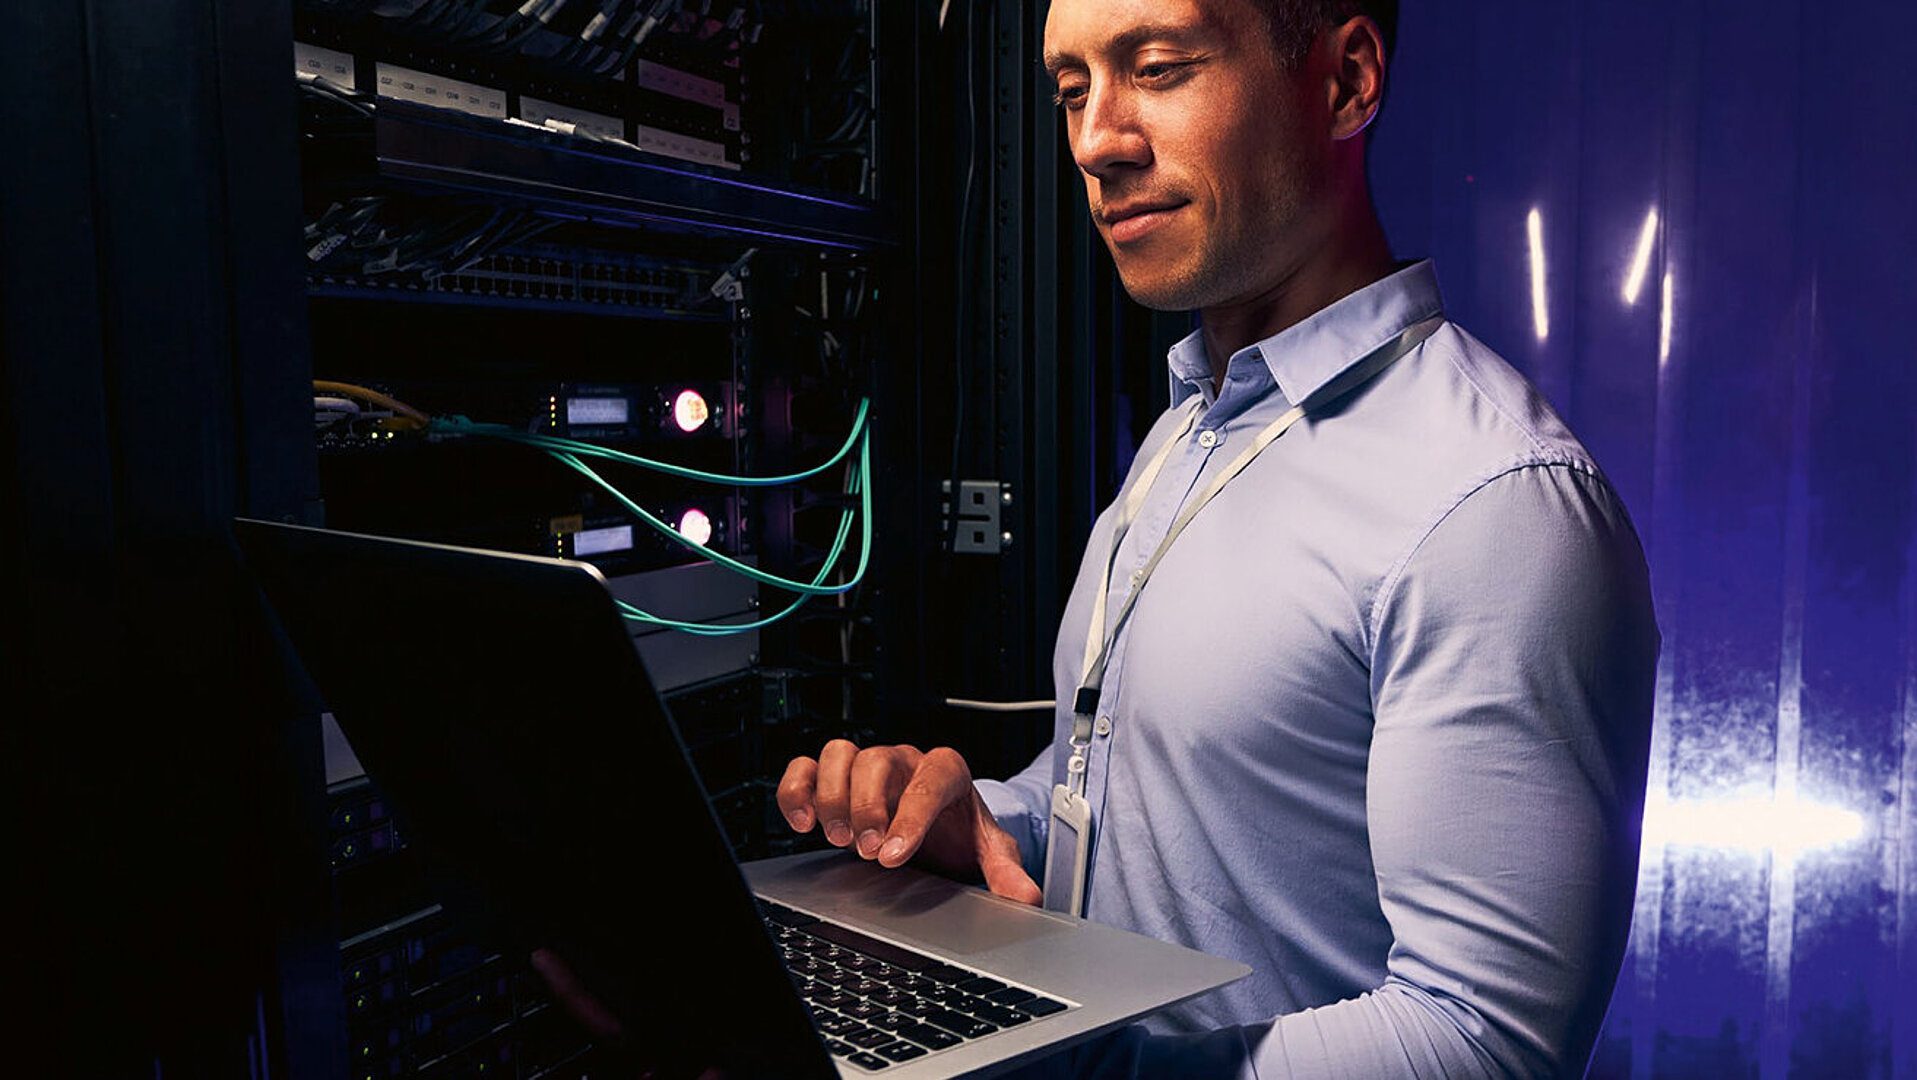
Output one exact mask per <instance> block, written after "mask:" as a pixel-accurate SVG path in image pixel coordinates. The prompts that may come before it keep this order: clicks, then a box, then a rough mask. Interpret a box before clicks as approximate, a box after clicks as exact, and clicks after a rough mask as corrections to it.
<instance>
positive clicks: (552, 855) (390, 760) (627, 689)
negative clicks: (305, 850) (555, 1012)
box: [235, 520, 834, 1077]
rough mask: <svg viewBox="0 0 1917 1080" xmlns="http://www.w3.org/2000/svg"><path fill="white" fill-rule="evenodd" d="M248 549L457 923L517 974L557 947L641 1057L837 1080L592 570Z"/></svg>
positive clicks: (319, 545) (515, 559) (442, 552)
mask: <svg viewBox="0 0 1917 1080" xmlns="http://www.w3.org/2000/svg"><path fill="white" fill-rule="evenodd" d="M235 531H236V535H237V537H238V539H239V542H240V546H241V549H242V550H243V552H244V554H245V556H246V561H247V563H248V565H249V567H250V568H251V569H252V571H253V572H254V575H255V577H256V578H257V580H258V581H259V583H260V585H261V587H262V588H263V589H264V591H265V593H266V595H267V598H268V600H269V601H270V602H271V605H272V607H273V609H274V610H275V612H276V613H277V614H278V616H279V618H280V621H281V623H282V625H283V626H284V627H285V629H286V632H287V634H288V636H289V637H290V638H291V640H292V643H293V646H294V648H295V650H296V651H297V652H298V654H299V656H300V658H301V660H302V662H303V663H304V665H305V667H306V669H307V671H308V673H309V674H310V675H311V676H312V678H313V681H314V682H315V684H316V685H317V686H318V687H319V689H320V692H321V694H322V695H323V696H324V697H325V699H326V701H327V704H328V706H329V708H330V709H331V710H332V712H333V714H334V716H335V718H336V719H337V720H338V721H339V724H340V727H341V728H342V729H343V730H344V731H345V733H346V735H347V738H348V739H349V740H350V741H351V742H352V744H353V748H354V751H355V753H357V754H358V756H359V758H360V760H361V761H362V762H363V763H364V764H365V766H366V769H367V772H368V773H369V774H370V775H371V776H372V777H373V778H374V780H375V781H376V782H378V783H379V784H380V785H381V787H382V788H384V789H385V790H386V792H387V794H388V795H389V796H390V797H391V799H392V800H393V802H394V804H395V806H396V807H398V809H399V811H400V813H401V814H402V815H404V817H405V819H406V820H407V821H408V822H409V824H410V829H411V832H412V834H413V837H414V839H415V840H416V841H417V846H418V847H419V848H420V849H421V851H422V853H423V854H424V855H425V856H426V857H427V858H428V859H429V860H430V862H431V866H432V869H433V870H434V871H436V873H437V876H439V877H441V878H442V879H443V880H445V881H447V882H449V883H450V886H451V888H452V889H453V895H450V896H449V897H448V898H447V901H446V903H447V907H448V910H449V911H452V912H453V913H454V914H455V915H458V916H463V917H465V918H468V919H472V920H474V921H475V922H476V923H479V924H481V928H482V932H483V933H485V934H487V935H488V936H490V937H491V938H492V939H493V940H495V941H496V942H498V944H499V945H500V947H501V948H502V949H509V950H513V951H514V952H516V953H517V955H521V956H524V955H526V953H527V952H529V951H530V949H532V948H533V947H537V946H543V947H548V948H552V949H554V950H555V951H556V952H558V953H559V955H561V956H562V957H564V958H565V959H566V960H567V962H568V963H569V964H570V965H571V966H573V967H574V968H575V969H576V970H577V971H578V972H579V974H580V976H581V978H582V979H583V981H584V982H585V983H586V985H588V986H589V987H591V988H592V989H593V991H594V993H595V994H597V995H599V996H601V997H602V998H603V999H604V1000H605V1001H606V1002H607V1004H608V1005H609V1006H610V1007H611V1008H612V1009H613V1011H614V1012H615V1013H617V1014H618V1015H619V1017H620V1018H621V1020H622V1021H624V1022H625V1024H626V1026H627V1029H628V1030H629V1031H632V1032H633V1033H634V1037H635V1041H636V1042H638V1043H640V1044H643V1045H650V1046H653V1047H657V1048H659V1049H660V1050H662V1051H663V1050H665V1049H666V1048H668V1047H671V1048H674V1049H677V1050H681V1051H684V1052H686V1053H688V1054H690V1055H692V1056H694V1057H696V1058H697V1059H698V1060H699V1061H701V1062H702V1063H704V1064H720V1065H722V1066H723V1067H724V1068H725V1069H726V1071H727V1072H728V1073H730V1074H731V1075H733V1076H755V1075H777V1076H801V1077H803V1076H820V1077H828V1076H832V1075H834V1070H833V1067H832V1065H831V1064H830V1060H829V1059H828V1058H827V1057H826V1055H825V1054H824V1051H823V1050H822V1049H821V1048H820V1047H819V1044H818V1042H817V1039H816V1038H815V1036H814V1035H813V1033H812V1028H811V1025H810V1023H809V1021H808V1020H807V1018H806V1015H805V1013H804V1010H803V1006H801V1005H800V1003H799V1001H798V998H797V997H796V996H795V995H794V994H793V992H792V989H791V985H790V983H789V982H788V981H787V978H786V975H785V973H784V971H783V969H782V968H781V966H780V965H779V962H778V959H777V957H776V955H775V953H774V951H773V948H772V945H771V943H770V942H769V941H768V940H767V938H766V937H765V934H764V933H763V930H762V929H761V923H760V920H759V916H758V913H757V910H756V908H755V906H754V903H753V900H752V898H751V896H750V894H749V893H748V892H747V890H746V888H745V885H744V883H743V881H742V879H741V878H740V876H739V873H738V869H737V867H736V865H735V864H734V863H733V860H732V857H731V852H730V850H729V849H728V847H727V845H726V841H725V839H724V835H723V833H722V832H721V830H720V827H719V824H718V822H717V820H716V819H715V817H714V816H713V814H712V811H711V808H710V804H709V803H708V802H707V799H706V794H705V792H704V790H703V789H702V788H701V786H700V784H699V781H698V778H697V776H696V774H695V773H694V772H693V770H692V768H691V766H690V764H689V762H688V760H687V757H686V753H685V748H684V746H683V745H682V743H681V742H680V740H679V737H678V734H677V732H676V731H675V729H674V728H673V726H672V724H671V722H670V720H669V718H668V717H667V714H666V711H665V708H664V706H663V705H662V703H661V702H660V699H659V695H658V693H657V691H656V690H655V688H654V687H653V685H652V683H651V681H650V679H649V678H648V676H647V674H646V671H645V668H644V665H643V664H641V663H640V661H639V658H638V656H637V654H636V653H635V651H634V649H633V646H632V641H631V638H630V636H629V635H628V633H627V632H626V629H625V627H624V625H623V623H622V620H621V619H620V618H619V615H618V612H617V610H616V608H615V607H614V605H613V601H612V599H611V597H610V595H609V594H608V592H607V591H606V588H605V583H604V581H603V579H602V578H600V577H599V575H598V572H597V571H596V570H595V569H594V568H592V567H591V566H588V565H585V564H583V563H571V562H565V561H562V560H557V559H541V558H534V557H529V556H515V555H507V554H501V553H496V552H483V551H474V550H469V549H462V548H453V547H446V546H441V545H434V544H423V543H415V542H409V541H400V540H390V539H384V538H377V537H366V536H358V535H353V534H348V533H339V532H331V531H327V530H320V529H308V528H302V527H298V526H290V525H279V524H274V523H269V522H255V521H248V520H240V521H238V522H236V523H235Z"/></svg>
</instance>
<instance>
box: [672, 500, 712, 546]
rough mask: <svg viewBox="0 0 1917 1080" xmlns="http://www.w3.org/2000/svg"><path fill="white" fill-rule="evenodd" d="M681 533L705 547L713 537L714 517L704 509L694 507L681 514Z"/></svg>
mask: <svg viewBox="0 0 1917 1080" xmlns="http://www.w3.org/2000/svg"><path fill="white" fill-rule="evenodd" d="M679 535H680V536H683V537H685V538H686V539H688V540H690V541H692V542H693V543H695V544H698V545H699V546H700V547H704V546H706V542H707V541H709V540H711V539H712V519H711V518H709V517H707V516H706V512H705V511H704V510H700V509H699V508H697V507H694V508H693V509H691V510H688V511H686V512H685V513H684V514H681V515H679Z"/></svg>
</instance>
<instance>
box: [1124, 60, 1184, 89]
mask: <svg viewBox="0 0 1917 1080" xmlns="http://www.w3.org/2000/svg"><path fill="white" fill-rule="evenodd" d="M1185 68H1186V65H1184V64H1175V63H1159V64H1140V65H1138V72H1137V75H1136V78H1137V79H1138V81H1139V82H1147V83H1160V84H1163V83H1168V82H1173V81H1175V80H1176V79H1177V78H1178V76H1180V75H1182V74H1184V72H1185Z"/></svg>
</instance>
